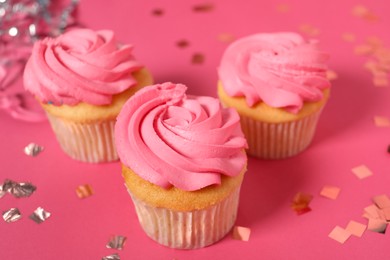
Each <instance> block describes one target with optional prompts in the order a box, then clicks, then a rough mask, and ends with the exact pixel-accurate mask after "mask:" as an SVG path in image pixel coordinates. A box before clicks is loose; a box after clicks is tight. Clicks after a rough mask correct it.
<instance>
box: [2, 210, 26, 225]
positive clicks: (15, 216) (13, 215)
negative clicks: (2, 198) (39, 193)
mask: <svg viewBox="0 0 390 260" xmlns="http://www.w3.org/2000/svg"><path fill="white" fill-rule="evenodd" d="M21 217H22V215H21V214H20V211H19V209H17V208H11V209H9V210H7V211H4V212H3V219H4V221H5V222H8V223H10V222H15V221H17V220H19V219H20V218H21Z"/></svg>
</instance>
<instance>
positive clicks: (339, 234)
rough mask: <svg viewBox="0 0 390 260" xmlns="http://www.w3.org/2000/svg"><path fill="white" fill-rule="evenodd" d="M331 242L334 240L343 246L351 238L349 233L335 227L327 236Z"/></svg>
mask: <svg viewBox="0 0 390 260" xmlns="http://www.w3.org/2000/svg"><path fill="white" fill-rule="evenodd" d="M328 236H329V237H330V238H332V239H333V240H336V241H337V242H339V243H340V244H344V242H345V241H347V239H348V238H349V237H350V236H351V233H349V232H348V231H346V230H345V229H343V228H342V227H340V226H336V227H335V228H334V229H333V230H332V231H331V232H330V233H329V235H328Z"/></svg>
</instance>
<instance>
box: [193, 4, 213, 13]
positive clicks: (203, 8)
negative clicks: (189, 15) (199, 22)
mask: <svg viewBox="0 0 390 260" xmlns="http://www.w3.org/2000/svg"><path fill="white" fill-rule="evenodd" d="M213 9H214V5H213V4H211V3H208V4H199V5H194V6H193V7H192V11H194V12H196V13H204V12H210V11H212V10H213Z"/></svg>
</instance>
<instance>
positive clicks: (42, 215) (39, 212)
mask: <svg viewBox="0 0 390 260" xmlns="http://www.w3.org/2000/svg"><path fill="white" fill-rule="evenodd" d="M50 215H51V213H50V212H47V211H45V210H44V209H43V208H41V207H38V208H37V209H36V210H35V211H34V212H33V213H32V214H31V215H30V216H29V218H30V219H31V220H33V221H34V222H35V223H37V224H40V223H42V222H44V221H46V219H48V218H49V217H50Z"/></svg>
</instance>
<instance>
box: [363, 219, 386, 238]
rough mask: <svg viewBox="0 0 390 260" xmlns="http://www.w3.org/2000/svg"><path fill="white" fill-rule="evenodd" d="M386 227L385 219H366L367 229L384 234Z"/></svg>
mask: <svg viewBox="0 0 390 260" xmlns="http://www.w3.org/2000/svg"><path fill="white" fill-rule="evenodd" d="M386 228H387V223H386V221H384V220H382V219H374V218H370V219H368V226H367V229H368V230H370V231H373V232H377V233H381V234H385V233H386Z"/></svg>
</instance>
